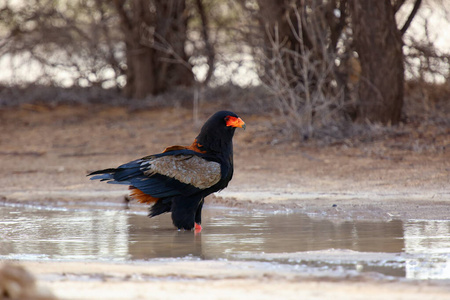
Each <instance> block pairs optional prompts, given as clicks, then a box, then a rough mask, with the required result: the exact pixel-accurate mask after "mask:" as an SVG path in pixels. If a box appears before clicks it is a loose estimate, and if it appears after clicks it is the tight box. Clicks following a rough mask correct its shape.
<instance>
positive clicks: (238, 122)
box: [225, 116, 246, 130]
mask: <svg viewBox="0 0 450 300" xmlns="http://www.w3.org/2000/svg"><path fill="white" fill-rule="evenodd" d="M225 120H226V122H227V126H231V127H239V128H243V129H244V130H245V127H246V126H245V122H244V121H242V119H241V118H236V117H232V116H228V117H226V118H225Z"/></svg>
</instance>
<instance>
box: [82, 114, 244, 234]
mask: <svg viewBox="0 0 450 300" xmlns="http://www.w3.org/2000/svg"><path fill="white" fill-rule="evenodd" d="M238 127H239V128H244V129H245V123H244V121H242V119H241V118H239V117H238V116H237V115H236V114H235V113H233V112H231V111H219V112H217V113H215V114H214V115H213V116H211V117H210V118H209V119H208V120H207V121H206V123H205V124H204V125H203V127H202V129H201V130H200V134H199V135H198V136H197V137H196V139H195V140H194V142H193V143H192V145H190V146H187V147H184V146H171V147H168V148H166V149H165V150H164V151H163V152H162V153H159V154H153V155H149V156H146V157H143V158H140V159H137V160H133V161H131V162H129V163H126V164H123V165H121V166H119V167H117V168H111V169H104V170H99V171H95V172H92V173H90V174H88V176H92V175H95V176H93V177H91V180H93V179H100V180H101V181H107V182H108V183H113V184H127V185H129V186H130V187H129V188H130V190H131V192H130V196H131V198H133V199H136V200H137V201H139V202H141V203H148V204H152V206H151V207H150V213H149V217H154V216H157V215H160V214H162V213H167V212H171V213H172V221H173V224H174V225H175V226H176V227H177V228H178V229H186V230H191V229H193V228H195V230H196V231H200V230H201V225H200V224H201V213H202V207H203V202H204V198H205V197H206V196H208V195H209V194H211V193H214V192H217V191H219V190H222V189H224V188H225V187H226V186H227V185H228V182H229V181H230V180H231V177H232V176H233V142H232V139H233V135H234V131H235V130H236V128H238Z"/></svg>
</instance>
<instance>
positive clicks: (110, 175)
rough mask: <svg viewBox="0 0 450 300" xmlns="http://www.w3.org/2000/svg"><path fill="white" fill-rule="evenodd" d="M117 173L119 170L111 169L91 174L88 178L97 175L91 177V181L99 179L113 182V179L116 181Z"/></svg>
mask: <svg viewBox="0 0 450 300" xmlns="http://www.w3.org/2000/svg"><path fill="white" fill-rule="evenodd" d="M116 172H117V169H115V168H109V169H104V170H98V171H94V172H91V173H89V174H87V175H86V176H93V175H96V176H93V177H91V180H96V179H99V180H101V181H106V180H111V179H113V180H114V174H115V173H116Z"/></svg>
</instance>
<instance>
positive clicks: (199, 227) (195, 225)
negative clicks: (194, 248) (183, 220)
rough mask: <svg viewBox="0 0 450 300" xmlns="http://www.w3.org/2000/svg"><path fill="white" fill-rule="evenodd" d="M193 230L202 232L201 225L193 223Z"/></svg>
mask: <svg viewBox="0 0 450 300" xmlns="http://www.w3.org/2000/svg"><path fill="white" fill-rule="evenodd" d="M194 232H195V233H200V232H202V225H200V224H197V223H194Z"/></svg>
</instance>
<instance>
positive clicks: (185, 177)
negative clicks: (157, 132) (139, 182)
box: [141, 155, 221, 189]
mask: <svg viewBox="0 0 450 300" xmlns="http://www.w3.org/2000/svg"><path fill="white" fill-rule="evenodd" d="M141 166H143V168H142V169H141V170H142V171H143V173H144V174H145V175H146V176H152V175H153V174H155V173H158V174H161V175H164V176H168V177H171V178H174V179H176V180H178V181H180V182H182V183H185V184H190V185H193V186H195V187H196V188H199V189H206V188H209V187H211V186H213V185H214V184H216V183H218V182H219V180H220V178H221V172H220V164H219V163H217V162H213V161H207V160H205V159H203V158H201V157H198V156H195V155H191V156H187V155H175V156H163V157H159V158H157V157H155V158H150V159H149V160H146V161H145V162H143V163H142V164H141Z"/></svg>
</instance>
